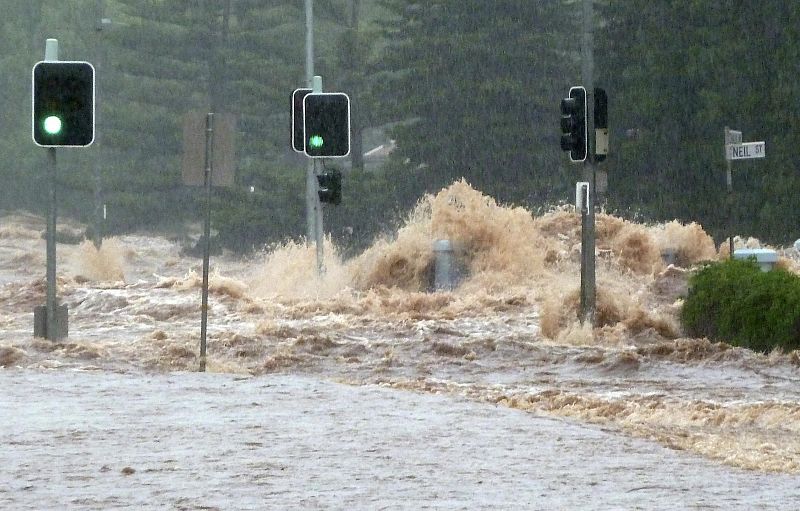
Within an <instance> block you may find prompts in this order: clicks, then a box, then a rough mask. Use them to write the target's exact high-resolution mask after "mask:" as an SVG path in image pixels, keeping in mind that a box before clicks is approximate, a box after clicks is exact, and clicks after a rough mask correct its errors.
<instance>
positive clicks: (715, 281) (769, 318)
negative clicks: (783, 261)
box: [681, 260, 800, 352]
mask: <svg viewBox="0 0 800 511" xmlns="http://www.w3.org/2000/svg"><path fill="white" fill-rule="evenodd" d="M681 323H682V324H683V327H684V329H685V330H686V332H687V333H688V334H689V335H692V336H695V337H708V338H709V339H712V340H715V341H724V342H727V343H729V344H732V345H734V346H743V347H746V348H750V349H752V350H756V351H761V352H768V351H771V350H772V349H773V348H776V347H778V348H782V349H783V350H784V351H791V350H794V349H798V348H800V277H798V276H797V275H795V274H793V273H790V272H788V271H785V270H781V269H776V270H773V271H770V272H762V271H761V270H760V269H759V267H758V265H757V264H756V263H755V262H754V261H752V260H751V261H740V260H726V261H723V262H715V263H710V264H707V265H706V266H704V267H702V268H701V269H700V270H699V271H697V272H696V273H695V274H694V275H693V276H692V277H691V279H690V280H689V292H688V295H687V297H686V300H685V301H684V303H683V308H682V309H681Z"/></svg>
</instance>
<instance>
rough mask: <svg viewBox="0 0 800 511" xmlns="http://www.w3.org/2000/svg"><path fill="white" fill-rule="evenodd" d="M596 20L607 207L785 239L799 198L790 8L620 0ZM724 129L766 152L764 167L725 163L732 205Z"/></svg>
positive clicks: (794, 22)
mask: <svg viewBox="0 0 800 511" xmlns="http://www.w3.org/2000/svg"><path fill="white" fill-rule="evenodd" d="M745 14H746V15H745ZM601 16H602V20H603V23H605V24H606V27H605V29H601V30H599V31H598V45H599V46H600V50H599V51H598V52H597V54H596V55H597V57H598V58H597V63H598V71H599V73H600V75H601V77H602V80H603V81H604V82H605V83H607V84H608V89H609V91H610V97H611V113H610V117H611V120H612V123H613V125H614V127H615V130H614V131H613V134H614V135H616V140H614V142H615V144H614V145H613V146H612V156H611V157H610V162H609V167H610V168H611V170H610V176H609V187H610V193H609V200H610V202H611V204H612V205H613V206H614V207H616V208H618V209H621V210H628V209H636V210H639V211H642V212H644V213H645V214H646V216H648V217H650V218H651V219H654V220H666V219H672V218H679V219H683V220H687V221H688V220H693V221H699V222H701V223H702V224H703V225H704V226H705V227H706V229H708V230H709V231H710V232H712V233H714V234H715V235H716V238H717V239H718V240H720V238H721V237H724V236H727V235H728V234H730V233H731V232H734V233H736V234H740V235H752V236H757V237H759V238H761V239H764V240H768V241H772V242H778V243H780V242H786V241H790V240H792V239H794V238H796V237H797V233H796V227H795V225H796V222H794V221H792V220H791V219H790V217H789V216H788V215H787V213H788V212H789V211H791V210H792V208H793V204H792V202H793V199H792V198H796V197H797V196H798V194H800V181H798V177H797V172H796V170H795V167H796V164H795V161H796V158H795V157H794V155H793V153H794V151H795V148H796V147H797V145H798V142H800V140H798V138H799V137H800V131H798V129H797V123H798V121H797V119H798V114H800V102H798V101H797V100H796V99H797V96H798V94H800V86H798V84H797V83H796V80H795V79H794V78H793V76H794V75H796V71H797V67H798V64H797V62H798V60H797V52H798V49H800V48H799V47H798V44H799V43H800V40H798V28H797V27H798V21H800V19H798V17H799V16H800V6H798V5H797V4H795V3H792V2H783V1H780V0H769V1H764V2H759V4H758V6H757V7H756V6H755V5H754V4H752V3H751V2H747V1H743V0H727V1H722V2H710V1H705V0H693V1H682V0H680V1H679V0H671V1H660V2H648V1H644V0H631V1H626V2H609V3H608V5H607V6H606V7H605V8H603V9H602V10H601ZM725 126H729V127H730V128H731V129H736V130H740V131H742V132H743V138H744V140H745V141H759V140H764V141H766V147H767V158H766V160H749V161H738V162H734V163H733V188H734V195H733V197H732V204H731V203H729V198H728V197H727V192H726V181H725V160H724V159H723V147H722V146H723V128H724V127H725ZM794 202H796V199H795V200H794ZM729 208H731V209H729ZM793 230H794V232H793Z"/></svg>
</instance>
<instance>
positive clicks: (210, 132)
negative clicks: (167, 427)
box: [200, 113, 214, 372]
mask: <svg viewBox="0 0 800 511" xmlns="http://www.w3.org/2000/svg"><path fill="white" fill-rule="evenodd" d="M213 162H214V114H213V113H209V114H208V115H206V170H205V174H204V184H205V192H206V201H205V202H206V217H205V222H204V223H203V236H204V238H205V244H204V246H203V301H202V305H201V319H200V371H201V372H202V371H205V370H206V331H207V325H208V260H209V258H210V253H211V177H212V172H213V170H214V163H213Z"/></svg>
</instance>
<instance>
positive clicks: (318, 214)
mask: <svg viewBox="0 0 800 511" xmlns="http://www.w3.org/2000/svg"><path fill="white" fill-rule="evenodd" d="M311 92H312V93H313V94H319V93H321V92H322V77H321V76H314V78H313V80H311ZM311 159H312V160H314V159H313V158H311ZM316 163H317V161H316V160H314V161H313V163H312V166H313V169H314V170H313V175H314V179H313V183H312V186H313V189H314V197H313V201H314V243H315V244H316V246H317V275H320V276H321V275H322V274H323V273H325V263H324V261H325V252H324V245H323V244H324V239H323V236H324V234H323V233H324V230H323V224H322V203H321V201H320V199H319V193H318V191H319V183H318V182H317V166H316Z"/></svg>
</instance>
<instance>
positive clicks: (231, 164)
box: [181, 110, 236, 186]
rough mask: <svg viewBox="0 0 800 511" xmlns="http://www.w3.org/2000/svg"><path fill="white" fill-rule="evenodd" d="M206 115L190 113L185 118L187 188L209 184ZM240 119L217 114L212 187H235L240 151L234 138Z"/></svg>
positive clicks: (183, 168)
mask: <svg viewBox="0 0 800 511" xmlns="http://www.w3.org/2000/svg"><path fill="white" fill-rule="evenodd" d="M206 115H207V114H206V113H205V112H202V111H200V110H193V111H191V112H188V113H187V114H186V115H185V116H184V118H183V158H182V159H181V176H182V178H183V184H185V185H188V186H203V185H204V184H205V154H206V151H205V145H206ZM235 133H236V117H235V116H234V115H233V114H228V113H222V114H214V138H213V142H212V144H211V146H212V148H213V149H212V161H213V163H212V166H213V171H212V173H211V185H212V186H233V184H234V176H235V173H236V172H235V167H236V151H235V144H234V136H235Z"/></svg>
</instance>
